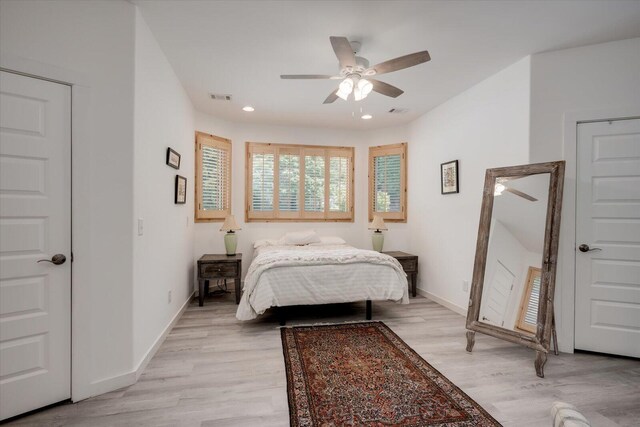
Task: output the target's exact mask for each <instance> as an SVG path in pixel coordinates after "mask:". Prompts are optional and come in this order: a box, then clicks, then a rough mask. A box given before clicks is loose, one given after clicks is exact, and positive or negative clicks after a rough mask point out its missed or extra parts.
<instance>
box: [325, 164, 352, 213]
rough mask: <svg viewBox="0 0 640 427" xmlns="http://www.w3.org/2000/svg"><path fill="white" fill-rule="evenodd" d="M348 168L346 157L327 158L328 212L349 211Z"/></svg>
mask: <svg viewBox="0 0 640 427" xmlns="http://www.w3.org/2000/svg"><path fill="white" fill-rule="evenodd" d="M349 172H350V166H349V158H348V157H329V211H330V212H348V211H349V208H350V206H349V181H350V177H349V175H350V173H349Z"/></svg>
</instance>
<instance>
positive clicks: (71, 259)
mask: <svg viewBox="0 0 640 427" xmlns="http://www.w3.org/2000/svg"><path fill="white" fill-rule="evenodd" d="M71 262H73V251H71Z"/></svg>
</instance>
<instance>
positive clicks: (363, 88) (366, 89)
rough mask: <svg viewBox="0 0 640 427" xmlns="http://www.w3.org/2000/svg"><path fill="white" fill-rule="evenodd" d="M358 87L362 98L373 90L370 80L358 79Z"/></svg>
mask: <svg viewBox="0 0 640 427" xmlns="http://www.w3.org/2000/svg"><path fill="white" fill-rule="evenodd" d="M358 89H360V92H361V93H362V98H363V99H364V98H366V97H367V95H369V94H370V93H371V91H372V90H373V84H371V82H370V81H369V80H367V79H360V80H359V81H358Z"/></svg>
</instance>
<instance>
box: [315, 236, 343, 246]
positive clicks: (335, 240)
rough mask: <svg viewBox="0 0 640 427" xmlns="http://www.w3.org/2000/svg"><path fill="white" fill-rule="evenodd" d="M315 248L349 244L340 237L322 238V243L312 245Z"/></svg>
mask: <svg viewBox="0 0 640 427" xmlns="http://www.w3.org/2000/svg"><path fill="white" fill-rule="evenodd" d="M311 244H312V245H313V246H323V245H346V244H347V242H346V241H345V240H344V239H343V238H342V237H338V236H322V237H320V241H319V242H318V243H311Z"/></svg>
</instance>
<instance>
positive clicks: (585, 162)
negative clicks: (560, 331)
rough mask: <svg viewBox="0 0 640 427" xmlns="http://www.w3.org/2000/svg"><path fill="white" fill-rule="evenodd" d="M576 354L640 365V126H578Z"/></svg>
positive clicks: (627, 122)
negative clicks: (637, 361)
mask: <svg viewBox="0 0 640 427" xmlns="http://www.w3.org/2000/svg"><path fill="white" fill-rule="evenodd" d="M577 185H578V188H577V201H576V209H577V210H576V242H577V245H578V246H579V245H588V246H589V249H590V250H589V251H587V252H583V251H585V250H587V247H585V246H583V247H582V248H581V249H578V250H577V252H576V301H575V303H576V304H575V307H576V308H575V325H576V326H575V328H576V330H575V347H576V348H577V349H582V350H591V351H598V352H603V353H611V354H619V355H624V356H632V357H640V120H618V121H613V122H597V123H584V124H580V125H578V184H577Z"/></svg>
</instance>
